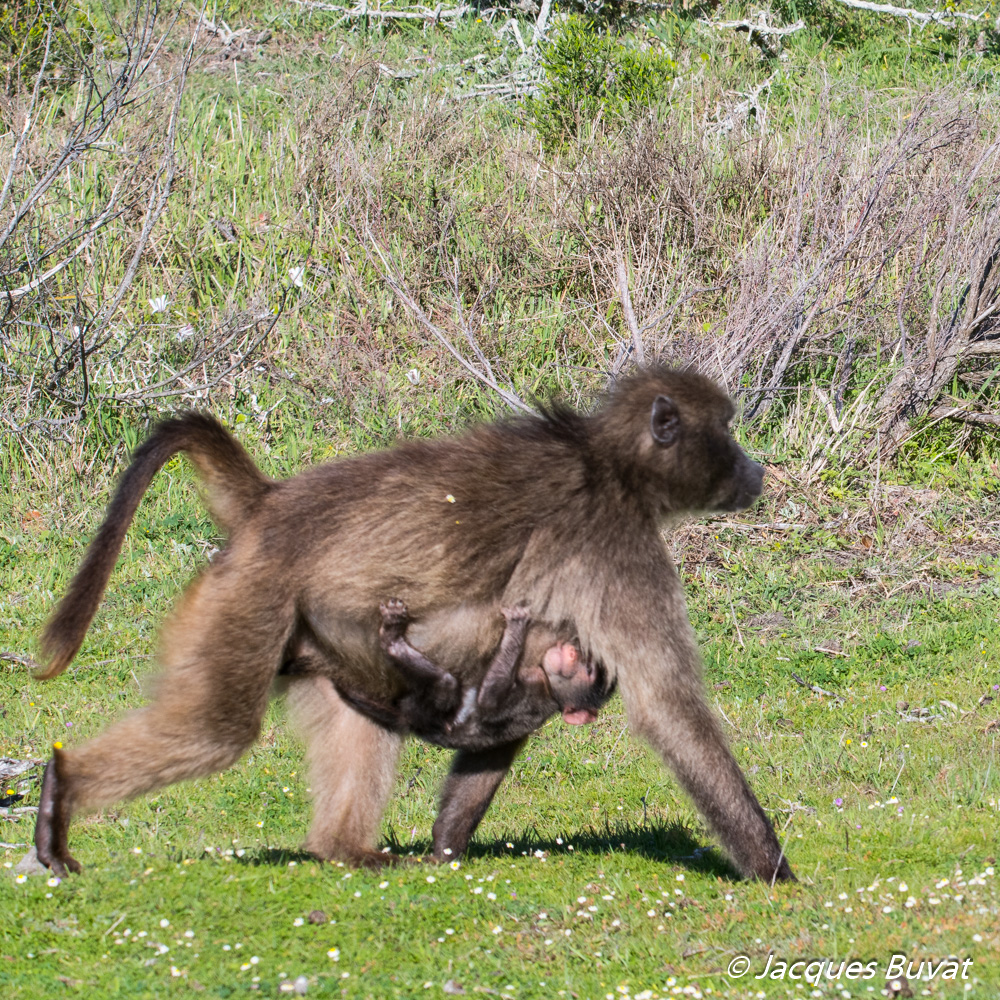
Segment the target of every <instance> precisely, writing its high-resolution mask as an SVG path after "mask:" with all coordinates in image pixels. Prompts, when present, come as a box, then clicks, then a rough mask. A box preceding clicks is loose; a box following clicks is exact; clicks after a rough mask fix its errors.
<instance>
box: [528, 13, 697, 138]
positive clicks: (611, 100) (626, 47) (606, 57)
mask: <svg viewBox="0 0 1000 1000" xmlns="http://www.w3.org/2000/svg"><path fill="white" fill-rule="evenodd" d="M542 67H543V68H544V70H545V80H544V82H543V83H542V84H541V86H540V88H539V93H538V94H537V95H536V96H534V97H530V98H528V99H527V100H526V102H525V108H526V111H527V113H528V118H529V120H530V122H531V123H532V125H534V127H535V129H536V130H537V131H538V134H539V136H540V137H541V139H542V141H543V143H544V144H545V145H546V147H548V148H550V149H551V148H553V147H558V146H560V145H562V144H564V143H565V142H566V141H567V139H569V138H571V137H573V136H575V135H578V134H579V133H580V130H581V127H582V126H584V125H586V124H588V123H589V122H592V121H594V120H595V119H596V118H597V117H598V115H601V116H602V117H603V119H604V120H605V121H607V122H609V123H612V124H614V123H624V122H625V121H628V120H630V119H632V118H634V117H635V115H636V113H637V111H639V110H641V109H642V108H648V107H650V106H652V105H655V104H659V103H661V102H662V101H664V100H665V98H666V94H667V92H668V90H669V87H670V84H671V82H672V81H673V79H674V76H675V75H676V73H677V64H676V63H675V62H674V60H673V59H672V58H671V57H670V55H669V54H668V53H666V52H664V51H663V50H662V49H660V48H659V47H658V46H657V43H655V42H654V44H653V45H649V44H646V43H643V44H637V43H636V42H635V41H634V40H632V41H626V40H625V39H623V38H621V37H619V36H616V35H614V34H612V33H610V32H608V31H602V30H601V29H600V28H598V27H596V26H594V25H593V24H592V23H589V22H587V21H584V20H583V19H581V18H571V19H569V20H568V21H566V22H564V24H563V25H562V26H561V27H560V28H559V29H558V30H557V31H555V32H554V33H553V35H552V36H551V37H550V39H549V41H548V43H547V44H546V46H545V48H544V49H543V51H542Z"/></svg>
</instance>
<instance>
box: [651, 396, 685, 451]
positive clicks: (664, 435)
mask: <svg viewBox="0 0 1000 1000" xmlns="http://www.w3.org/2000/svg"><path fill="white" fill-rule="evenodd" d="M649 429H650V431H651V432H652V434H653V440H654V441H655V442H656V443H657V444H658V445H660V446H662V447H664V448H669V447H670V446H671V445H672V444H673V443H674V442H675V441H676V440H677V434H678V432H679V431H680V429H681V417H680V413H679V412H678V410H677V404H676V403H675V402H674V401H673V400H672V399H671V398H670V397H669V396H657V397H656V399H654V400H653V412H652V414H651V415H650V418H649Z"/></svg>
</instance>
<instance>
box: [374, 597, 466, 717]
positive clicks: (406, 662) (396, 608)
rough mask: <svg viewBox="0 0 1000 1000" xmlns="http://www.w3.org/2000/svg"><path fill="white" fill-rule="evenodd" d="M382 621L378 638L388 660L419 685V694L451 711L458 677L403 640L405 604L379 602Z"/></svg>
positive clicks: (407, 614)
mask: <svg viewBox="0 0 1000 1000" xmlns="http://www.w3.org/2000/svg"><path fill="white" fill-rule="evenodd" d="M379 611H380V612H381V614H382V625H381V627H380V628H379V642H380V643H381V646H382V649H383V650H384V651H385V654H386V655H387V656H388V657H389V660H390V661H391V662H392V664H393V665H394V666H395V667H396V669H397V670H399V671H400V672H401V673H402V674H404V675H405V676H406V677H408V678H409V679H410V680H413V681H415V682H417V684H419V685H420V686H421V688H422V692H421V693H422V696H423V697H424V698H426V699H428V700H429V701H431V703H432V704H434V705H435V707H436V708H437V709H438V710H439V711H441V712H442V713H447V712H451V711H453V710H454V708H455V706H456V700H457V697H458V681H457V680H456V679H455V676H454V674H451V673H449V672H448V671H447V670H442V669H441V667H439V666H438V665H437V664H436V663H433V662H431V661H430V660H428V659H427V657H426V656H424V654H423V653H421V652H420V650H419V649H415V648H414V647H413V646H411V645H410V644H409V643H408V642H407V641H406V628H407V626H408V625H409V623H410V614H409V611H408V610H407V608H406V605H405V604H404V603H403V602H402V601H400V600H398V599H395V598H394V599H393V600H390V601H386V602H385V603H384V604H380V605H379Z"/></svg>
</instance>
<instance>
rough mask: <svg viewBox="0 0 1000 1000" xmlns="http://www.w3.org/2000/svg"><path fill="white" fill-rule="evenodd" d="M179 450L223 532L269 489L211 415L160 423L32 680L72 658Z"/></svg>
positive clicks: (48, 629) (113, 506)
mask: <svg viewBox="0 0 1000 1000" xmlns="http://www.w3.org/2000/svg"><path fill="white" fill-rule="evenodd" d="M178 452H185V453H186V454H187V456H188V457H189V458H190V459H191V461H192V462H193V463H194V465H195V467H196V468H197V470H198V472H199V474H200V476H201V478H202V479H203V480H204V482H205V486H206V487H207V492H208V502H209V507H210V509H211V511H212V516H213V517H214V518H215V520H216V521H217V522H218V524H219V526H220V527H221V528H223V529H224V530H230V529H231V528H232V527H233V526H234V525H235V524H237V523H239V521H240V520H241V519H243V518H244V517H246V516H247V515H248V514H249V513H250V512H251V511H252V510H253V508H254V507H255V506H256V504H257V502H258V501H259V500H260V498H261V497H262V496H263V495H264V494H265V493H266V492H267V491H268V490H269V489H270V487H271V486H272V485H273V481H272V480H270V479H268V478H267V476H265V475H264V474H263V473H262V472H261V471H260V470H259V469H258V468H257V466H256V465H255V464H254V462H253V459H252V458H251V457H250V456H249V455H248V454H247V453H246V451H245V450H244V448H243V446H242V445H241V444H240V443H239V442H238V441H237V440H236V439H235V438H234V437H233V436H232V435H231V434H230V433H229V431H227V430H226V429H225V427H223V426H222V424H220V423H219V422H218V421H217V420H216V419H215V418H214V417H211V416H209V415H208V414H205V413H186V414H184V415H182V416H180V417H176V418H174V419H171V420H164V421H163V422H162V423H160V424H158V425H157V426H156V428H155V429H154V430H153V433H152V434H151V435H150V437H149V438H147V440H146V441H145V442H143V444H142V445H140V446H139V448H138V449H137V450H136V452H135V454H134V455H133V456H132V463H131V464H130V465H129V467H128V468H127V469H126V470H125V474H124V475H123V476H122V478H121V481H120V482H119V484H118V489H117V490H116V491H115V495H114V498H113V499H112V501H111V503H110V504H109V505H108V511H107V514H106V515H105V517H104V523H103V524H102V525H101V527H100V528H99V529H98V532H97V534H96V535H95V536H94V538H93V540H92V541H91V543H90V547H89V548H88V549H87V554H86V555H85V556H84V559H83V563H82V564H81V566H80V568H79V570H77V573H76V576H74V577H73V581H72V583H70V585H69V590H68V591H67V592H66V596H65V597H63V599H62V600H61V601H60V602H59V606H58V607H57V608H56V610H55V613H54V614H53V615H52V617H51V618H50V619H49V621H48V624H46V626H45V631H44V632H43V633H42V653H43V656H44V657H45V660H46V662H47V663H48V666H47V667H46V668H45V669H44V670H43V671H42V672H40V673H39V674H38V675H37V676H38V677H40V678H43V679H44V678H49V677H55V676H56V674H59V673H61V672H62V671H63V670H65V669H66V667H67V666H68V665H69V664H70V662H71V661H72V659H73V657H74V656H76V654H77V651H78V650H79V649H80V645H81V643H82V642H83V637H84V635H85V634H86V632H87V629H88V628H89V626H90V623H91V621H92V620H93V617H94V615H95V614H96V612H97V607H98V605H99V604H100V603H101V597H102V596H103V594H104V590H105V588H106V587H107V585H108V580H109V579H110V577H111V571H112V570H113V569H114V567H115V563H116V562H117V560H118V553H119V552H120V551H121V547H122V543H123V542H124V540H125V532H126V531H127V530H128V526H129V524H131V523H132V518H133V517H134V516H135V512H136V508H137V507H138V506H139V501H140V500H141V499H142V497H143V495H144V494H145V492H146V490H147V489H149V484H150V483H151V482H152V480H153V476H155V475H156V473H157V472H158V471H159V470H160V469H161V468H162V467H163V466H164V464H166V462H167V461H168V460H169V459H170V458H172V457H173V456H174V455H176V454H177V453H178Z"/></svg>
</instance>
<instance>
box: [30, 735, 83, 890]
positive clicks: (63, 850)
mask: <svg viewBox="0 0 1000 1000" xmlns="http://www.w3.org/2000/svg"><path fill="white" fill-rule="evenodd" d="M63 760H64V757H63V751H61V750H58V749H57V750H55V751H54V752H53V754H52V759H51V760H50V761H49V762H48V764H46V765H45V771H44V772H43V774H42V795H41V798H40V800H39V803H38V816H37V818H36V820H35V853H36V855H37V857H38V860H39V861H40V862H41V863H42V864H43V865H45V867H46V868H51V869H52V871H53V872H55V874H56V875H58V876H59V877H60V878H64V877H65V875H66V871H67V869H68V870H69V871H71V872H75V873H76V874H79V873H80V872H82V871H83V865H81V864H80V862H79V861H77V860H76V858H74V857H73V855H72V854H70V853H69V843H68V842H67V832H68V829H69V810H68V809H67V806H66V801H65V794H64V793H65V778H64V777H63V776H62V775H61V774H60V772H61V770H62V768H63V766H64V764H63V763H62V762H63Z"/></svg>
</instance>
